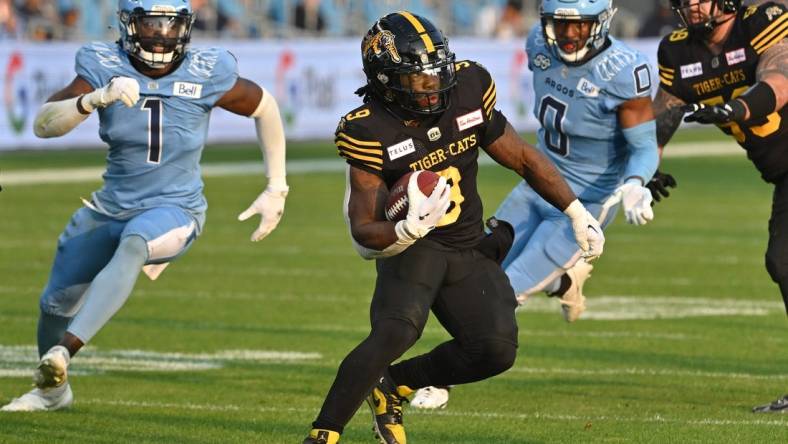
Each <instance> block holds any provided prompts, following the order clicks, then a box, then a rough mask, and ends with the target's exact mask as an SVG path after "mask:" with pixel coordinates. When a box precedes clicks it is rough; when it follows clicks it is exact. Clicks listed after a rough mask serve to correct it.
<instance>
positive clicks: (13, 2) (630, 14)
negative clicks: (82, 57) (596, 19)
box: [0, 0, 758, 41]
mask: <svg viewBox="0 0 788 444" xmlns="http://www.w3.org/2000/svg"><path fill="white" fill-rule="evenodd" d="M757 2H758V1H754V2H752V1H751V2H745V3H757ZM539 3H540V0H450V1H444V0H192V6H193V7H194V9H195V11H196V12H197V21H196V22H195V27H194V36H195V37H198V38H199V37H205V38H251V39H254V38H291V37H342V36H360V35H361V34H362V33H363V32H365V31H366V30H367V29H368V28H369V26H370V25H371V24H372V23H373V22H374V21H375V20H376V19H377V18H378V17H380V16H382V15H385V14H386V13H388V12H391V11H397V10H401V9H407V10H409V11H412V12H415V13H417V14H421V15H423V16H425V17H427V18H429V19H431V20H432V21H433V22H435V23H436V24H437V25H438V26H439V27H440V28H441V29H443V31H444V32H446V33H447V34H448V35H449V36H476V37H487V38H501V39H507V38H521V37H523V36H524V35H525V34H526V33H527V31H528V30H529V29H530V28H531V26H532V25H533V24H534V23H535V22H537V21H538V20H539V17H538V5H539ZM614 4H615V6H617V7H618V9H619V11H618V14H617V15H616V18H615V19H614V20H613V30H612V32H613V35H615V36H618V37H622V38H632V37H656V36H661V35H664V34H665V33H666V32H667V30H668V29H670V28H672V27H673V26H675V25H676V23H677V20H676V17H675V15H674V14H673V12H672V11H671V9H670V2H669V0H655V1H643V0H614ZM116 7H117V2H116V1H113V0H0V41H8V40H32V41H44V40H103V39H114V38H115V37H116V36H117V31H116V23H117V20H116V15H115V11H116Z"/></svg>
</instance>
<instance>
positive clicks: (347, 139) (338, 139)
mask: <svg viewBox="0 0 788 444" xmlns="http://www.w3.org/2000/svg"><path fill="white" fill-rule="evenodd" d="M334 145H336V147H337V153H338V154H339V156H340V157H342V158H344V159H345V160H346V161H347V163H348V164H350V165H352V166H354V167H356V168H360V169H362V170H364V171H367V172H369V173H372V174H375V175H378V176H383V145H382V144H381V143H380V142H379V141H377V140H375V139H374V138H373V137H372V136H370V134H369V132H368V131H366V128H364V127H363V126H361V125H358V124H355V123H352V122H350V121H348V120H347V117H343V118H342V120H340V121H339V125H338V126H337V130H336V133H335V134H334Z"/></svg>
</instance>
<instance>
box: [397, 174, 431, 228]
mask: <svg viewBox="0 0 788 444" xmlns="http://www.w3.org/2000/svg"><path fill="white" fill-rule="evenodd" d="M413 174H418V176H417V179H416V180H417V181H418V184H419V190H421V193H422V194H424V195H425V196H429V195H430V194H432V190H434V189H435V185H437V184H438V179H440V176H439V175H438V174H436V173H433V172H432V171H428V170H421V171H411V172H410V173H407V174H405V175H404V176H402V177H400V178H399V179H398V180H397V181H396V182H395V183H394V185H392V186H391V189H390V190H389V197H388V199H387V200H386V219H388V220H390V221H393V222H396V221H399V220H402V219H405V217H406V216H407V215H408V181H410V176H411V175H413Z"/></svg>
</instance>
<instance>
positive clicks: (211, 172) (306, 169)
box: [0, 142, 744, 185]
mask: <svg viewBox="0 0 788 444" xmlns="http://www.w3.org/2000/svg"><path fill="white" fill-rule="evenodd" d="M735 155H738V156H744V151H743V150H742V149H741V148H740V147H739V146H738V145H736V144H735V143H733V142H698V143H677V144H675V145H670V146H669V147H668V148H666V149H665V154H664V157H668V158H670V157H676V158H679V157H711V156H713V157H716V156H735ZM479 162H480V163H481V164H483V165H489V164H492V163H493V161H492V159H490V158H489V157H488V156H481V157H480V158H479ZM345 165H346V164H345V162H343V161H342V160H340V159H338V158H337V159H321V160H291V161H289V162H287V173H288V174H291V175H292V174H307V173H326V172H340V171H344V170H345ZM263 171H264V170H263V164H262V162H228V163H206V164H203V165H202V172H203V176H204V177H226V176H243V175H250V174H259V175H261V176H262V175H263ZM103 172H104V168H103V167H89V168H88V167H85V168H59V169H56V168H47V169H30V170H16V171H9V172H3V171H2V169H1V168H0V185H37V184H53V183H75V182H94V181H99V180H101V175H102V173H103Z"/></svg>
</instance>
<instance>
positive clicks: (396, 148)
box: [386, 139, 416, 160]
mask: <svg viewBox="0 0 788 444" xmlns="http://www.w3.org/2000/svg"><path fill="white" fill-rule="evenodd" d="M386 151H388V152H389V159H391V160H396V159H399V158H400V157H402V156H406V155H408V154H410V153H415V152H416V145H415V144H414V143H413V139H408V140H406V141H404V142H400V143H397V144H394V145H391V146H390V147H388V148H386Z"/></svg>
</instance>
